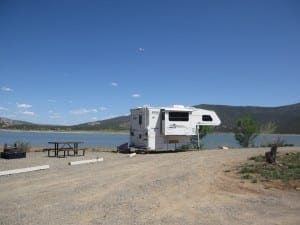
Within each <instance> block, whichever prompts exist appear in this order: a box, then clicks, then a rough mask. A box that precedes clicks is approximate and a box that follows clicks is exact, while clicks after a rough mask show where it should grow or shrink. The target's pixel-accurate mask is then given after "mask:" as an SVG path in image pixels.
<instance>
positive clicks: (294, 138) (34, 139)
mask: <svg viewBox="0 0 300 225" xmlns="http://www.w3.org/2000/svg"><path fill="white" fill-rule="evenodd" d="M278 136H280V137H281V138H282V139H283V140H285V143H288V144H294V145H295V146H300V135H279V134H271V135H260V136H258V137H257V138H256V139H255V146H260V145H261V144H264V145H266V144H268V143H272V142H273V141H274V140H275V139H276V138H277V137H278ZM75 140H76V141H84V145H85V147H116V146H118V145H121V144H123V143H125V142H129V135H128V134H111V133H85V132H82V133H76V132H74V133H73V132H65V133H64V132H30V131H4V130H2V131H0V145H4V144H5V143H7V144H13V143H14V142H16V141H21V142H26V143H29V144H30V145H31V146H40V147H47V146H49V145H48V141H75ZM201 143H203V145H204V148H206V149H213V148H218V147H219V146H227V147H230V148H237V147H239V145H238V143H237V142H236V140H235V139H234V135H233V134H232V133H212V134H208V135H207V136H206V137H205V138H204V139H203V140H202V142H201Z"/></svg>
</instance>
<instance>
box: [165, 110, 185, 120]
mask: <svg viewBox="0 0 300 225" xmlns="http://www.w3.org/2000/svg"><path fill="white" fill-rule="evenodd" d="M169 121H189V112H169Z"/></svg>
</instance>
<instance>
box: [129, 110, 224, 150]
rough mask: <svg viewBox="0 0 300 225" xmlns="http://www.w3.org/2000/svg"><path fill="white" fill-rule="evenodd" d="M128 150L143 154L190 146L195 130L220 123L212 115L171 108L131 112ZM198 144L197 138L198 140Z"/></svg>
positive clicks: (199, 111)
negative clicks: (178, 146) (136, 150)
mask: <svg viewBox="0 0 300 225" xmlns="http://www.w3.org/2000/svg"><path fill="white" fill-rule="evenodd" d="M130 111H131V115H130V134H129V135H130V143H129V147H133V148H137V149H144V150H147V151H148V150H152V151H155V150H170V149H169V147H170V146H173V145H170V144H174V146H175V148H176V145H177V144H184V143H189V142H190V136H192V135H197V134H198V131H199V126H218V125H220V124H221V120H220V119H219V117H218V116H217V114H216V113H215V112H214V111H210V110H205V109H199V108H194V107H184V106H182V105H174V106H173V107H139V108H135V109H131V110H130ZM198 144H199V138H198Z"/></svg>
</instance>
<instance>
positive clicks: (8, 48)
mask: <svg viewBox="0 0 300 225" xmlns="http://www.w3.org/2000/svg"><path fill="white" fill-rule="evenodd" d="M0 77H1V79H0V88H1V90H0V116H1V117H7V118H11V119H17V120H25V121H29V122H34V123H42V124H63V125H71V124H78V123H83V122H90V121H96V120H103V119H107V118H111V117H115V116H120V115H126V114H129V110H130V109H131V108H135V107H138V106H142V105H151V106H170V105H173V104H182V105H187V106H191V105H196V104H202V103H203V104H224V105H252V106H280V105H287V104H293V103H297V102H300V1H297V0H294V1H290V0H282V1H278V0H270V1H266V0H249V1H246V0H245V1H242V0H239V1H230V0H226V1H225V0H224V1H222V0H219V1H217V0H205V1H202V0H198V1H190V0H182V1H176V0H172V1H164V0H159V1H156V0H151V1H144V0H136V1H130V0H128V1H122V0H120V1H115V0H97V1H91V0H82V1H77V0H69V1H66V0H51V1H46V0H45V1H44V0H39V1H38V0H36V1H33V0H26V1H25V0H14V1H11V0H0Z"/></svg>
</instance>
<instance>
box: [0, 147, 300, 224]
mask: <svg viewBox="0 0 300 225" xmlns="http://www.w3.org/2000/svg"><path fill="white" fill-rule="evenodd" d="M267 150H268V149H263V148H261V149H234V150H207V151H193V152H179V153H161V154H138V155H136V156H135V157H132V158H130V157H129V156H128V155H127V154H119V153H109V152H87V154H86V156H85V157H71V156H68V157H66V158H53V157H51V158H49V157H47V153H46V152H38V153H28V154H27V158H25V159H15V160H5V159H0V171H3V170H9V169H17V168H24V167H30V166H39V165H45V164H47V165H50V169H47V170H42V171H35V172H28V173H22V174H14V175H9V176H0V225H4V224H5V225H6V224H7V225H8V224H9V225H14V224H16V225H21V224H26V225H27V224H34V225H36V224H43V225H47V224H49V225H50V224H53V225H54V224H55V225H58V224H72V225H74V224H103V225H104V224H106V225H114V224H122V225H127V224H128V225H134V224H136V225H143V224H147V225H148V224H149V225H151V224H153V225H154V224H155V225H159V224H167V225H168V224H170V225H171V224H172V225H177V224H178V225H180V224H182V225H193V224H197V225H198V224H203V225H204V224H205V225H210V224H213V225H217V224H230V225H235V224H236V225H237V224H238V225H240V224H257V225H258V224H259V225H261V224H268V225H272V224H274V225H275V224H278V225H279V224H289V225H292V224H295V225H296V224H297V225H298V224H300V214H299V212H300V191H299V190H298V191H297V190H295V189H278V188H274V187H268V188H266V185H265V184H263V183H261V182H258V183H255V184H253V183H251V182H250V181H242V180H241V179H240V178H239V176H238V175H236V171H235V168H236V166H237V165H239V164H240V163H242V162H243V161H245V160H247V159H248V158H249V157H250V156H253V155H257V154H259V153H261V154H263V153H264V152H265V151H267ZM279 151H284V152H285V151H300V148H299V147H293V148H280V149H279ZM96 157H103V158H104V161H103V162H98V163H93V164H82V165H76V166H69V165H68V162H70V161H76V160H84V159H93V158H96Z"/></svg>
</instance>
